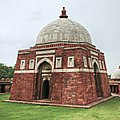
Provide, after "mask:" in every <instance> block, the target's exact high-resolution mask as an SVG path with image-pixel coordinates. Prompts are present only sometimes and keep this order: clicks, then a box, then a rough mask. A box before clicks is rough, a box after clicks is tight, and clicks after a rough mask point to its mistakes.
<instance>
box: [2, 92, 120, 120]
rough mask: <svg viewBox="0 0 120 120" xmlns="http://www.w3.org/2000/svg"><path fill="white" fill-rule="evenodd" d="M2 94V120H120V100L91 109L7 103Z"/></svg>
mask: <svg viewBox="0 0 120 120" xmlns="http://www.w3.org/2000/svg"><path fill="white" fill-rule="evenodd" d="M8 98H9V94H0V120H120V98H119V97H115V98H113V99H111V100H109V101H107V102H104V103H101V104H99V105H97V106H95V107H92V108H90V109H83V108H65V107H52V106H40V105H30V104H29V105H28V104H19V103H7V102H2V100H5V99H8Z"/></svg>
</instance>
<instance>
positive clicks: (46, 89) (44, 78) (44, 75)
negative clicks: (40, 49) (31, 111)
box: [35, 62, 52, 100]
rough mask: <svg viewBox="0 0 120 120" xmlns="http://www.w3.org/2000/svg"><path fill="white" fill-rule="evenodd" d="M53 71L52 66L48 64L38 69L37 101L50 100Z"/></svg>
mask: <svg viewBox="0 0 120 120" xmlns="http://www.w3.org/2000/svg"><path fill="white" fill-rule="evenodd" d="M51 70H52V68H51V65H50V64H49V63H47V62H43V63H42V64H40V66H39V67H38V73H37V77H36V95H35V99H37V100H42V99H50V80H51Z"/></svg>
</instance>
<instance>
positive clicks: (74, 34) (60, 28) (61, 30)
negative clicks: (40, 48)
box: [36, 18, 92, 44]
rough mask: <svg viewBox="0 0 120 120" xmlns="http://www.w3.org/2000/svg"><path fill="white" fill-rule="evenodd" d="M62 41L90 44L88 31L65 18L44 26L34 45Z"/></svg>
mask: <svg viewBox="0 0 120 120" xmlns="http://www.w3.org/2000/svg"><path fill="white" fill-rule="evenodd" d="M63 41H64V42H73V43H74V42H75V43H76V42H78V43H80V42H86V43H89V44H92V41H91V37H90V35H89V33H88V31H87V30H86V29H85V28H84V27H83V26H82V25H81V24H79V23H77V22H75V21H72V20H70V19H67V18H59V19H57V20H55V21H54V22H52V23H50V24H48V25H47V26H45V27H44V28H43V29H42V30H41V32H40V33H39V35H38V37H37V41H36V44H45V43H53V42H63Z"/></svg>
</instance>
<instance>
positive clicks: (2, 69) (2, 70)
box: [0, 63, 14, 79]
mask: <svg viewBox="0 0 120 120" xmlns="http://www.w3.org/2000/svg"><path fill="white" fill-rule="evenodd" d="M13 74H14V67H12V66H10V67H8V66H6V65H5V64H3V63H0V79H1V78H13Z"/></svg>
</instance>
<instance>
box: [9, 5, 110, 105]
mask: <svg viewBox="0 0 120 120" xmlns="http://www.w3.org/2000/svg"><path fill="white" fill-rule="evenodd" d="M108 96H110V89H109V82H108V77H107V69H106V64H105V57H104V53H102V52H101V51H100V50H98V49H96V47H95V46H94V45H93V44H92V41H91V37H90V34H89V33H88V31H87V30H86V29H85V28H84V27H83V26H82V25H81V24H79V23H77V22H75V21H73V20H70V19H68V16H67V15H66V10H65V8H64V7H63V10H62V14H61V15H60V17H59V19H57V20H55V21H54V22H52V23H50V24H48V25H47V26H45V27H44V28H43V29H42V30H41V32H40V33H39V35H38V37H37V41H36V45H35V46H34V47H30V48H29V49H25V50H19V51H18V58H17V62H16V66H15V73H14V78H13V85H12V89H11V94H10V100H19V101H38V102H49V103H51V104H52V103H54V104H63V105H64V104H69V105H87V104H89V103H92V102H95V101H98V100H99V99H100V98H106V97H108Z"/></svg>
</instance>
